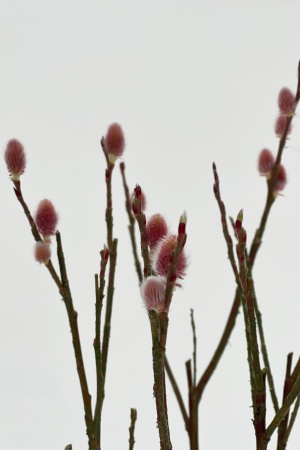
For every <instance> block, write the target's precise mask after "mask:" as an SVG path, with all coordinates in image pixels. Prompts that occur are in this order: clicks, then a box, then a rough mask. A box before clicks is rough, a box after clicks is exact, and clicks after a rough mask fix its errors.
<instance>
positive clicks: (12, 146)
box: [4, 139, 26, 181]
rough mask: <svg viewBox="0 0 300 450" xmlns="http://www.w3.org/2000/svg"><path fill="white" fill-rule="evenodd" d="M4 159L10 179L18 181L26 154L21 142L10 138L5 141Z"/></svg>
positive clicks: (24, 164) (22, 171) (23, 169)
mask: <svg viewBox="0 0 300 450" xmlns="http://www.w3.org/2000/svg"><path fill="white" fill-rule="evenodd" d="M4 159H5V162H6V165H7V169H8V171H9V173H10V175H11V178H12V180H13V181H18V180H19V178H20V175H22V174H23V173H24V171H25V167H26V155H25V152H24V147H23V145H22V144H21V142H19V141H17V139H11V140H10V141H9V142H8V143H7V146H6V150H5V153H4Z"/></svg>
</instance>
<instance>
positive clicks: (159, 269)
mask: <svg viewBox="0 0 300 450" xmlns="http://www.w3.org/2000/svg"><path fill="white" fill-rule="evenodd" d="M176 244H177V237H176V235H175V234H172V235H169V236H166V237H165V238H163V239H162V240H161V241H160V242H159V243H158V244H157V246H156V248H155V251H154V254H153V268H154V270H155V272H156V273H157V274H158V275H160V276H162V277H167V276H168V270H169V264H170V263H171V261H172V257H173V254H174V250H175V248H176ZM186 267H187V260H186V256H185V253H184V250H183V251H182V252H181V253H180V256H179V259H178V264H177V269H176V273H175V276H176V278H183V277H184V276H185V275H186V274H185V270H186Z"/></svg>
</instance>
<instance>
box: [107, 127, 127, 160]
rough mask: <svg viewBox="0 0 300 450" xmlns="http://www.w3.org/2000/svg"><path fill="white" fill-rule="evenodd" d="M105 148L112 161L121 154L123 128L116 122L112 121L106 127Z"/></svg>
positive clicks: (122, 148) (123, 142)
mask: <svg viewBox="0 0 300 450" xmlns="http://www.w3.org/2000/svg"><path fill="white" fill-rule="evenodd" d="M105 148H106V151H107V153H108V155H109V157H110V159H111V161H112V162H114V161H115V160H116V159H117V158H119V157H120V156H122V155H123V152H124V149H125V138H124V133H123V130H122V128H121V126H120V125H119V124H118V123H112V124H111V125H110V126H109V127H108V130H107V133H106V136H105Z"/></svg>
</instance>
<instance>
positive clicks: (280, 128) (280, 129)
mask: <svg viewBox="0 0 300 450" xmlns="http://www.w3.org/2000/svg"><path fill="white" fill-rule="evenodd" d="M285 127H286V116H283V115H281V116H278V117H277V120H276V122H275V134H276V136H278V137H279V138H282V136H283V133H284V130H285ZM291 131H292V125H290V126H289V129H288V131H287V134H290V132H291Z"/></svg>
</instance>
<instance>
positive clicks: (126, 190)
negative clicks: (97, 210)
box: [120, 162, 143, 283]
mask: <svg viewBox="0 0 300 450" xmlns="http://www.w3.org/2000/svg"><path fill="white" fill-rule="evenodd" d="M120 171H121V175H122V180H123V187H124V194H125V208H126V211H127V216H128V220H129V225H128V230H129V235H130V241H131V247H132V252H133V258H134V263H135V268H136V272H137V275H138V279H139V283H142V281H143V273H142V268H141V263H140V260H139V257H138V252H137V245H136V238H135V218H134V215H133V214H132V209H131V199H130V194H129V188H128V184H127V181H126V176H125V163H124V162H121V164H120Z"/></svg>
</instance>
